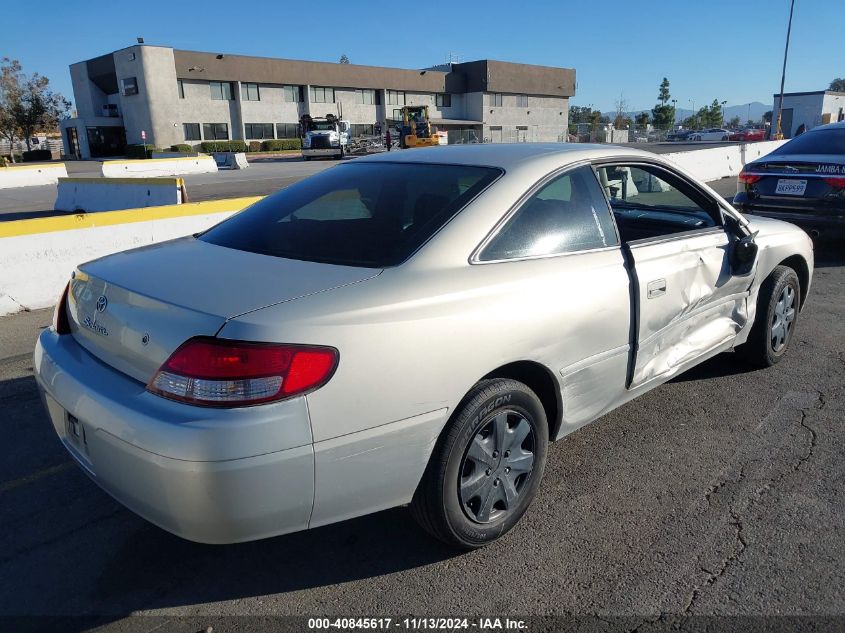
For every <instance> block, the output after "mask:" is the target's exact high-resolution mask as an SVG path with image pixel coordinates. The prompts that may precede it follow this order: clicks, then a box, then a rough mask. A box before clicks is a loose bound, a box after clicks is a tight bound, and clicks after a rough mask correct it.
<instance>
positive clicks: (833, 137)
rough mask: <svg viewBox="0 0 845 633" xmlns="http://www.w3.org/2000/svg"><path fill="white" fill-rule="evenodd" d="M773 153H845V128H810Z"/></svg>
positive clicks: (784, 154) (786, 154) (785, 154)
mask: <svg viewBox="0 0 845 633" xmlns="http://www.w3.org/2000/svg"><path fill="white" fill-rule="evenodd" d="M772 154H780V155H783V156H788V155H789V154H845V128H834V129H828V130H810V131H809V132H805V133H804V134H802V135H801V136H796V137H795V138H794V139H792V140H791V141H789V142H788V143H785V144H784V145H781V146H780V147H778V148H777V149H776V150H775V151H773V152H772Z"/></svg>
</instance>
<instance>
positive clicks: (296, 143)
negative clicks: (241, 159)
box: [261, 138, 302, 152]
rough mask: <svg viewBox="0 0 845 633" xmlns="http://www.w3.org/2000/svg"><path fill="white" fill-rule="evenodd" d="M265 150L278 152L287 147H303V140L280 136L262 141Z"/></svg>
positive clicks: (262, 147)
mask: <svg viewBox="0 0 845 633" xmlns="http://www.w3.org/2000/svg"><path fill="white" fill-rule="evenodd" d="M261 149H262V150H264V151H265V152H278V151H281V150H285V149H302V141H301V140H300V139H298V138H279V139H275V140H272V141H264V142H263V143H261Z"/></svg>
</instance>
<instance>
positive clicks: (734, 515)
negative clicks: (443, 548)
mask: <svg viewBox="0 0 845 633" xmlns="http://www.w3.org/2000/svg"><path fill="white" fill-rule="evenodd" d="M816 393H817V394H818V395H817V398H816V401H815V402H814V403H813V404H810V405H808V406H805V407H802V408H801V409H800V410H799V411H800V414H801V417H800V419H799V420H798V423H799V425H800V426H801V427H802V428H803V429H806V431H807V432H808V433H809V444H808V445H807V450H806V451H805V453H804V454H803V455H801V456H800V457H799V458H798V460H797V461H796V462H794V463H792V464H791V465H790V467H789V468H787V469H786V470H785V471H783V472H781V473H780V474H779V475H778V476H777V477H774V478H772V479H770V480H769V481H768V482H766V484H765V485H763V486H761V487H759V488H758V489H757V490H755V491H754V494H753V495H751V496H750V497H749V498H748V499H746V500H745V502H744V503H742V505H743V506H744V508H743V509H744V510H747V509H749V508H750V507H751V506H753V505H754V504H755V503H756V502H758V501H760V500H761V499H762V498H763V496H764V495H765V493H766V492H767V491H768V490H770V489H771V488H772V487H773V486H775V485H777V484H778V483H780V482H781V481H783V480H784V479H785V478H786V477H788V476H790V475H792V474H793V473H796V472H798V470H799V469H800V468H801V466H803V465H804V464H805V463H807V461H809V460H810V459H811V458H812V457H813V454H814V453H815V449H816V446H817V445H818V439H819V437H818V432H817V431H816V430H815V429H814V428H813V427H811V426H810V425H809V424H808V423H807V418H808V417H809V415H810V411H811V410H816V411H819V410H821V409H823V408H824V406H825V404H826V400H825V395H824V393H823V392H821V391H818V390H817V391H816ZM745 468H746V464H745V463H742V464H741V465H740V470H739V477H737V478H736V479H723V480H721V481H719V482H717V483H716V484H714V485H712V486H710V487H709V488H708V489H707V490H706V491H705V493H704V498H705V500H706V501H707V506H708V509H709V508H710V507H712V505H711V497H712V496H713V495H717V494H719V493H720V492H721V491H722V490H723V489H724V488H725V487H727V486H729V485H735V484H736V485H738V484H740V483H741V482H742V481H743V480H744V479H745V476H746V474H745ZM728 513H729V514H730V517H731V520H730V523H729V525H731V526H733V527H734V528H735V533H734V545H733V548H732V551H731V553H730V554H729V555H728V556H727V557H725V558H724V559H723V560H722V561H721V563H720V564H719V566H718V569H717V570H716V571H715V572H714V571H710V570H708V569H707V568H706V567H704V566H700V567H699V569H700V570H701V571H702V572H704V573H705V574H706V578H705V579H704V582H703V583H702V584H700V585H696V586H694V587H693V589H692V592H691V594H690V596H689V598H688V600H687V602H686V604H685V605H684V609H683V611H682V620H681V623H680V625H679V626H678V628H679V629H681V628H683V627H684V626H685V625H686V623H687V622H688V621H689V619H690V617H691V616H692V615H693V609H694V607H695V605H696V603H697V602H698V600H699V598H700V597H701V595H702V594H703V593H704V591H705V590H706V589H708V588H709V587H712V586H713V585H715V584H716V582H718V580H719V579H720V578H721V577H722V576H724V575H725V573H726V572H727V570H728V568H729V567H730V566H731V565H732V564H733V563H735V562H741V561H740V557H741V556H742V554H743V553H744V552H745V550H746V549H748V542H747V541H746V540H745V536H744V530H745V526H744V524H743V521H742V518H741V515H740V512H739V511H738V510H737V509H735V508H734V506H732V505H728Z"/></svg>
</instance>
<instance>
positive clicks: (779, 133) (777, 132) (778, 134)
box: [775, 0, 795, 141]
mask: <svg viewBox="0 0 845 633" xmlns="http://www.w3.org/2000/svg"><path fill="white" fill-rule="evenodd" d="M794 9H795V0H792V2H791V3H790V5H789V26H787V27H786V47H785V48H784V49H783V71H782V72H781V74H780V102H779V103H778V123H777V127H776V128H775V140H777V141H779V140H781V139H782V138H783V132H782V131H781V129H780V123H781V120H782V119H783V84H784V82H785V81H786V56H787V55H788V54H789V35H790V33H792V12H793V10H794Z"/></svg>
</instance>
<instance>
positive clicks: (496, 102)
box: [490, 92, 502, 108]
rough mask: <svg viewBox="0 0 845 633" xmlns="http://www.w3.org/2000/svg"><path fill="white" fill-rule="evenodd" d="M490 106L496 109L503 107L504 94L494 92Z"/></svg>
mask: <svg viewBox="0 0 845 633" xmlns="http://www.w3.org/2000/svg"><path fill="white" fill-rule="evenodd" d="M490 105H491V106H493V107H496V108H501V107H502V93H501V92H492V93H490Z"/></svg>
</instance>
